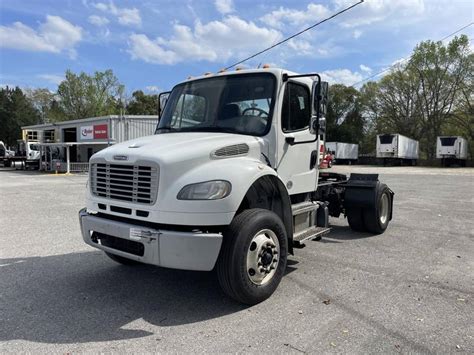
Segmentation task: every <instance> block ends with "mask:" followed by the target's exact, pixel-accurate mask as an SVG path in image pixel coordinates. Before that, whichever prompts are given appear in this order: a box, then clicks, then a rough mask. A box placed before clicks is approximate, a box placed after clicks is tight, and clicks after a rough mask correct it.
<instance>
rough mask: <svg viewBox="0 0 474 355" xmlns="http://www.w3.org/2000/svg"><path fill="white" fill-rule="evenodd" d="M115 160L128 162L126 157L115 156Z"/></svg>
mask: <svg viewBox="0 0 474 355" xmlns="http://www.w3.org/2000/svg"><path fill="white" fill-rule="evenodd" d="M114 160H128V157H127V156H126V155H114Z"/></svg>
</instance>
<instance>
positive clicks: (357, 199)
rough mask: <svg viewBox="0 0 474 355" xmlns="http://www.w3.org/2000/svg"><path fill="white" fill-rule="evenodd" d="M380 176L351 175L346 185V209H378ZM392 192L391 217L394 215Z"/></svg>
mask: <svg viewBox="0 0 474 355" xmlns="http://www.w3.org/2000/svg"><path fill="white" fill-rule="evenodd" d="M380 184H381V183H380V181H379V175H378V174H351V176H350V177H349V180H348V181H347V183H346V184H345V188H346V189H345V194H344V209H345V210H346V211H347V210H348V209H374V208H377V196H378V190H379V185H380ZM389 190H390V195H391V198H390V202H391V206H390V207H391V208H390V216H389V220H392V215H393V196H394V192H393V191H392V190H391V189H390V188H389Z"/></svg>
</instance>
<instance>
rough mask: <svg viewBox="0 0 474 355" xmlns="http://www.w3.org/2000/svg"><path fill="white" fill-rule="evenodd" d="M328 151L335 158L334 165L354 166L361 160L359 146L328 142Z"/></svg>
mask: <svg viewBox="0 0 474 355" xmlns="http://www.w3.org/2000/svg"><path fill="white" fill-rule="evenodd" d="M326 149H327V150H329V151H330V152H331V154H332V156H333V160H332V161H333V163H334V164H349V165H351V164H353V163H355V162H356V161H357V159H358V158H359V145H358V144H352V143H342V142H327V143H326Z"/></svg>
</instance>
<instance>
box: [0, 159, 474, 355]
mask: <svg viewBox="0 0 474 355" xmlns="http://www.w3.org/2000/svg"><path fill="white" fill-rule="evenodd" d="M332 170H333V171H340V172H347V173H348V172H351V171H354V172H379V173H381V176H380V179H381V180H383V181H384V182H386V183H387V184H388V185H389V186H390V187H391V188H392V189H393V190H394V191H395V205H394V219H393V221H392V222H391V224H390V226H389V228H388V229H387V231H386V232H385V233H384V234H383V235H378V236H371V235H369V234H364V233H355V232H352V231H351V230H350V229H349V227H348V226H347V221H346V220H344V219H342V218H341V219H332V220H331V222H332V223H333V224H334V226H333V227H334V228H333V231H332V232H331V234H329V235H328V236H326V237H323V239H322V240H321V241H310V242H308V243H307V246H306V248H304V249H301V250H296V252H295V255H294V256H291V257H290V258H289V262H288V268H287V274H286V276H285V277H284V278H283V281H282V283H281V284H280V286H279V288H278V289H277V291H276V293H275V294H274V295H273V296H272V297H271V298H270V299H268V300H267V301H265V302H263V303H261V304H259V305H256V306H253V307H247V306H243V305H240V304H237V303H235V302H233V301H231V300H229V299H227V298H226V297H225V296H224V294H223V293H222V292H221V291H220V289H219V286H218V283H217V281H216V278H215V276H214V274H213V273H211V272H209V273H207V272H186V271H177V270H169V269H161V268H156V267H152V266H145V265H144V266H135V267H126V266H122V265H119V264H116V263H114V262H113V261H112V260H110V259H109V258H107V257H106V256H105V255H104V254H102V253H101V252H99V251H97V250H95V249H92V248H90V247H88V246H87V245H85V244H84V243H83V242H82V239H81V235H80V230H79V223H78V218H77V212H78V210H79V209H80V208H82V207H83V203H84V202H83V200H84V190H85V188H86V187H85V185H86V176H85V175H73V176H64V175H58V176H55V175H42V174H38V173H35V172H22V171H12V170H8V169H3V170H2V169H0V202H1V211H2V212H1V214H0V353H6V352H11V353H18V352H34V353H46V352H48V353H50V352H58V353H77V352H135V353H143V352H173V353H191V352H212V353H221V352H225V353H235V352H244V353H257V352H276V353H295V354H296V353H361V354H369V353H373V354H380V353H400V352H401V353H413V352H414V353H458V352H461V353H462V352H464V353H471V354H472V353H474V345H473V344H474V322H473V319H474V318H473V315H474V305H473V301H474V298H473V296H474V281H473V280H474V232H473V231H474V208H473V207H474V169H472V168H466V169H435V168H418V167H409V168H403V167H392V168H376V167H357V166H351V167H348V166H346V167H335V168H333V169H332Z"/></svg>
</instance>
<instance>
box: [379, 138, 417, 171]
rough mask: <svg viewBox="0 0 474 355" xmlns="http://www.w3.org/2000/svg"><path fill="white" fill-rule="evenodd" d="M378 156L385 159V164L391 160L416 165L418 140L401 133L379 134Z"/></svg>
mask: <svg viewBox="0 0 474 355" xmlns="http://www.w3.org/2000/svg"><path fill="white" fill-rule="evenodd" d="M376 156H377V158H381V159H383V162H384V164H386V163H387V162H389V161H390V162H392V163H399V164H403V163H408V164H411V165H416V162H417V160H418V141H416V140H414V139H411V138H408V137H405V136H402V135H401V134H379V135H377V146H376Z"/></svg>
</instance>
